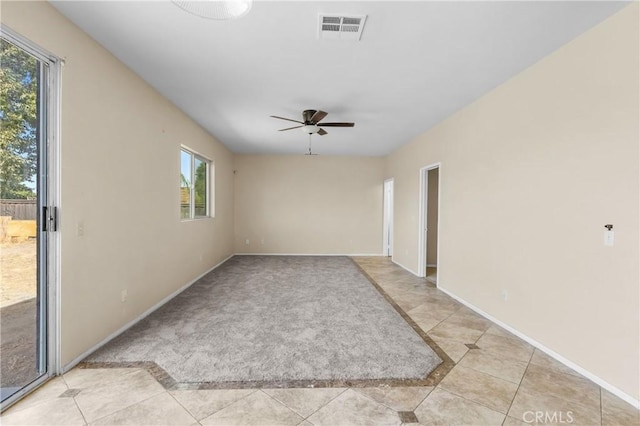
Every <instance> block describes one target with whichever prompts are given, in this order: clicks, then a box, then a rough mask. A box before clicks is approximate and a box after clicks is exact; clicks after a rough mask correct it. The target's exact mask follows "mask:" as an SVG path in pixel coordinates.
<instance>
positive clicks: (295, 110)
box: [53, 1, 626, 156]
mask: <svg viewBox="0 0 640 426" xmlns="http://www.w3.org/2000/svg"><path fill="white" fill-rule="evenodd" d="M53 5H54V6H55V7H56V8H57V9H58V10H59V11H60V12H62V13H63V14H65V15H66V16H67V17H69V18H70V19H71V20H72V21H74V22H75V23H76V24H77V25H78V26H80V27H81V28H82V29H84V30H85V31H86V32H87V33H89V34H90V35H91V36H92V37H93V38H95V39H96V40H97V41H98V42H99V43H101V44H102V45H103V46H104V47H106V48H107V49H108V50H110V51H111V52H112V53H113V54H114V55H115V56H117V57H118V58H119V59H120V60H121V61H122V62H124V63H125V64H127V65H128V66H129V67H131V68H132V69H133V70H134V71H135V72H137V73H138V74H139V75H140V76H142V78H144V79H145V80H146V81H147V82H149V83H150V84H151V85H152V86H154V87H155V88H156V89H157V90H158V91H160V92H161V93H162V94H164V95H165V96H166V97H167V98H169V99H170V100H171V101H173V102H174V103H175V104H176V105H177V106H178V107H179V108H181V109H182V110H183V111H184V112H186V113H187V114H188V115H189V116H191V117H192V118H193V119H194V120H195V121H197V122H198V123H199V124H200V125H202V126H203V127H204V128H205V129H207V130H208V131H209V132H210V133H211V134H212V135H214V136H215V137H216V138H217V139H218V140H220V141H221V142H222V143H224V144H225V145H226V146H227V147H228V148H229V149H231V150H232V151H233V152H236V153H277V154H284V153H291V154H298V153H299V154H302V153H305V152H306V151H307V145H308V142H309V140H308V136H307V135H305V134H304V133H302V132H301V131H300V130H291V131H288V132H278V129H281V128H286V127H290V126H289V124H291V125H295V124H294V123H289V122H286V121H281V120H276V119H273V118H270V117H269V115H279V116H284V117H290V118H293V119H298V120H299V119H301V114H302V110H304V109H321V110H324V111H327V112H328V113H329V115H328V116H327V117H326V118H325V119H324V121H354V122H355V123H356V125H355V127H354V128H327V129H326V130H327V131H328V132H329V134H328V135H325V136H318V135H314V136H313V149H314V151H316V152H318V153H320V154H341V155H371V156H380V155H386V154H388V153H390V152H392V151H393V150H395V149H396V148H398V147H399V146H401V145H403V144H405V143H407V142H408V141H409V140H411V139H412V138H413V137H415V136H416V135H418V134H420V133H422V132H424V131H425V130H427V129H429V128H430V127H432V126H434V125H435V124H437V123H438V122H440V121H441V120H443V119H444V118H446V117H447V116H449V115H451V114H452V113H453V112H455V111H457V110H459V109H460V108H462V107H464V106H465V105H468V104H469V103H471V102H473V101H474V100H475V99H477V98H479V97H480V96H482V95H483V94H485V93H486V92H488V91H490V90H491V89H492V88H494V87H496V86H498V85H499V84H501V83H503V82H504V81H506V80H507V79H509V78H510V77H512V76H514V75H516V74H517V73H519V72H521V71H522V70H524V69H525V68H527V67H529V66H530V65H532V64H533V63H535V62H537V61H538V60H540V59H541V58H543V57H544V56H546V55H548V54H549V53H551V52H553V51H554V50H556V49H557V48H558V47H560V46H562V45H563V44H565V43H567V42H568V41H570V40H571V39H573V38H575V37H576V36H578V35H579V34H581V33H583V32H584V31H586V30H587V29H589V28H591V27H592V26H594V25H595V24H597V23H598V22H600V21H602V20H603V19H605V18H606V17H608V16H610V15H611V14H613V13H614V12H616V11H618V10H620V9H621V8H622V7H624V6H625V5H626V3H621V2H610V1H605V2H595V1H587V2H574V1H569V2H558V1H553V2H551V1H550V2H542V1H532V2H425V1H409V2H400V1H372V2H370V1H344V2H324V1H320V2H318V1H300V2H293V1H277V2H271V1H257V2H254V5H253V8H252V10H251V12H249V14H248V15H246V16H245V17H244V18H241V19H239V20H236V21H212V20H206V19H202V18H198V17H195V16H193V15H190V14H187V13H186V12H184V11H183V10H181V9H179V8H178V7H176V6H175V5H174V4H172V3H171V2H169V1H142V2H131V1H70V2H62V1H55V2H53ZM320 13H338V14H347V15H348V14H357V15H367V21H366V25H365V28H364V31H363V34H362V40H361V41H359V42H355V41H330V40H319V39H318V37H317V27H318V14H320Z"/></svg>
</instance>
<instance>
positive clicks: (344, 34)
mask: <svg viewBox="0 0 640 426" xmlns="http://www.w3.org/2000/svg"><path fill="white" fill-rule="evenodd" d="M366 20H367V16H366V15H355V16H354V15H349V16H342V15H336V14H331V15H322V14H321V15H319V17H318V23H319V28H318V38H320V39H325V40H360V37H361V36H362V29H363V28H364V22H365V21H366Z"/></svg>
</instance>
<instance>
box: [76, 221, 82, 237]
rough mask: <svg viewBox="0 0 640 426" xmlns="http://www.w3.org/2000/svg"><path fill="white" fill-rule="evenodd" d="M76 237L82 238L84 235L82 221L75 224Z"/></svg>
mask: <svg viewBox="0 0 640 426" xmlns="http://www.w3.org/2000/svg"><path fill="white" fill-rule="evenodd" d="M76 235H77V236H78V237H82V236H83V235H84V222H83V221H78V223H76Z"/></svg>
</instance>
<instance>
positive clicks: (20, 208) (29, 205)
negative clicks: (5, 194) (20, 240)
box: [0, 200, 38, 220]
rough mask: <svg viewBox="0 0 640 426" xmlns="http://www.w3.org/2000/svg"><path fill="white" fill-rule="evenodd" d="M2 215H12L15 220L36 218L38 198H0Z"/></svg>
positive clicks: (0, 212) (0, 213)
mask: <svg viewBox="0 0 640 426" xmlns="http://www.w3.org/2000/svg"><path fill="white" fill-rule="evenodd" d="M0 216H11V219H13V220H36V218H37V216H38V204H37V203H36V200H0Z"/></svg>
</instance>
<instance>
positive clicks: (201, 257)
mask: <svg viewBox="0 0 640 426" xmlns="http://www.w3.org/2000/svg"><path fill="white" fill-rule="evenodd" d="M203 258H204V257H203V256H202V253H200V262H202V259H203Z"/></svg>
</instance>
